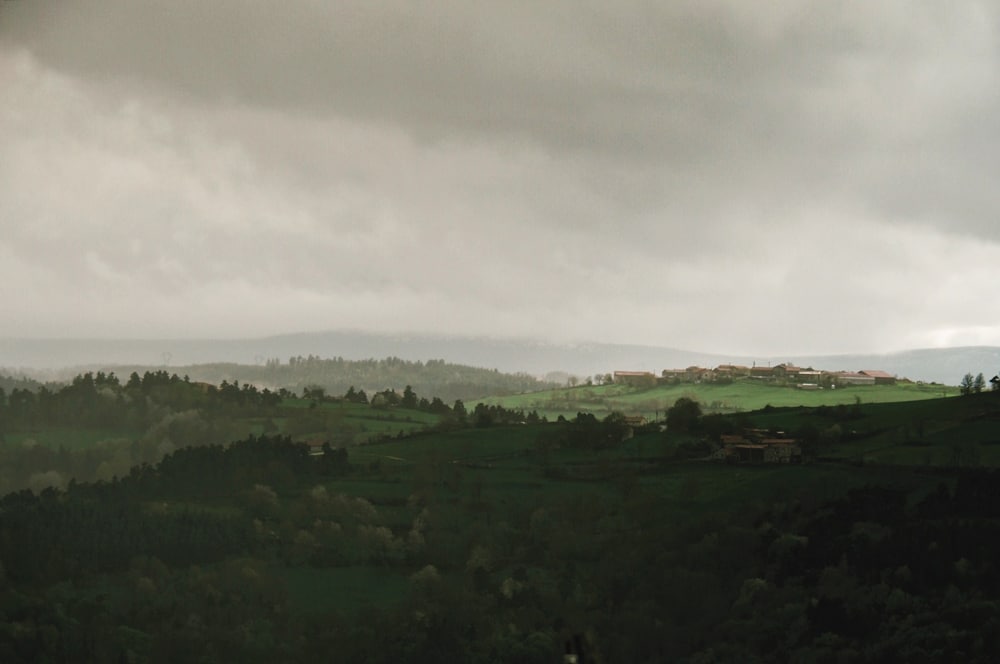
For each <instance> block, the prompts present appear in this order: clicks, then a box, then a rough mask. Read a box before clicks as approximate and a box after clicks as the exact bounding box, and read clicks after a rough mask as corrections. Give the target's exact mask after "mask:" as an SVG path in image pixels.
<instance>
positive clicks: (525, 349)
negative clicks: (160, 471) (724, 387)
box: [0, 331, 1000, 384]
mask: <svg viewBox="0 0 1000 664" xmlns="http://www.w3.org/2000/svg"><path fill="white" fill-rule="evenodd" d="M309 355H315V356H318V357H321V358H331V357H342V358H344V359H348V360H362V359H369V358H377V359H378V358H384V357H390V356H394V357H399V358H402V359H405V360H411V361H417V360H420V361H426V360H429V359H444V360H446V361H448V362H453V363H457V364H466V365H469V366H475V367H485V368H490V369H497V370H499V371H503V372H525V373H529V374H533V375H536V376H544V375H546V374H549V373H553V372H565V373H567V374H572V375H575V376H580V377H585V376H588V375H593V374H596V373H608V372H612V371H615V370H644V371H654V372H657V373H659V371H661V370H662V369H667V368H683V367H687V366H691V365H701V366H716V365H718V364H724V363H738V364H746V365H752V364H754V363H756V364H778V363H780V362H792V363H794V364H798V365H800V366H812V367H815V368H821V369H829V370H858V369H882V370H884V371H888V372H889V373H892V374H895V375H897V376H899V377H901V378H902V377H906V378H910V379H912V380H921V381H925V382H939V383H945V384H957V383H958V381H959V380H960V379H961V376H962V375H963V374H965V373H966V372H972V373H978V372H980V371H982V372H983V373H984V374H987V377H989V375H992V374H994V373H996V372H997V371H998V370H1000V348H998V347H994V346H973V347H962V348H936V349H920V350H908V351H901V352H896V353H888V354H857V355H825V356H823V355H815V356H787V357H746V356H743V357H741V356H730V355H721V354H713V353H703V352H693V351H685V350H678V349H674V348H664V347H655V346H638V345H621V344H603V343H579V344H556V343H547V342H544V341H538V340H530V339H493V338H482V337H478V338H477V337H445V336H431V335H407V334H400V335H382V334H373V333H365V332H354V331H338V332H318V333H303V334H288V335H278V336H270V337H262V338H257V339H202V340H197V339H170V340H165V339H159V340H158V339H120V340H115V339H4V340H2V341H0V367H2V368H4V369H5V370H6V371H8V372H15V371H16V372H23V373H25V374H27V375H32V376H37V377H42V378H66V377H69V376H71V375H72V374H73V373H74V372H75V371H76V370H79V369H84V368H88V369H90V368H95V369H96V368H102V369H113V368H114V367H115V366H125V365H129V366H148V367H167V368H169V367H183V366H189V365H195V364H206V363H215V362H232V363H239V364H263V363H264V362H266V361H267V360H268V359H274V358H276V359H279V360H281V361H282V362H287V361H288V359H289V358H290V357H296V356H303V357H305V356H309Z"/></svg>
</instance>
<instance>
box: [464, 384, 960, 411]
mask: <svg viewBox="0 0 1000 664" xmlns="http://www.w3.org/2000/svg"><path fill="white" fill-rule="evenodd" d="M957 394H958V389H957V388H954V387H947V386H942V385H918V384H915V383H902V384H897V385H877V386H874V385H871V386H865V385H858V386H851V387H845V388H840V389H835V390H815V391H811V390H799V389H796V388H793V387H785V386H780V385H771V384H767V383H762V382H759V381H752V380H737V381H735V382H733V383H731V384H729V385H710V384H707V383H701V384H695V383H682V384H679V385H658V386H656V387H653V388H649V389H641V388H633V387H628V386H626V385H601V386H580V387H574V388H561V389H557V390H550V391H546V392H532V393H528V394H518V395H513V396H508V397H491V398H489V399H484V400H483V403H487V404H496V405H501V406H503V407H505V408H520V409H523V410H525V411H526V412H528V411H532V410H537V411H538V413H539V415H545V416H546V417H548V418H549V419H555V418H557V417H558V416H559V415H563V416H564V417H567V418H569V417H573V416H575V415H576V413H577V412H579V411H583V412H590V413H594V414H595V415H597V416H599V417H602V416H604V415H607V414H609V413H611V412H612V411H620V412H623V413H626V414H637V415H644V416H646V417H648V418H651V419H652V418H653V417H655V416H656V414H657V412H659V414H660V415H662V413H663V411H664V410H665V409H667V408H669V407H670V406H672V405H673V404H674V402H675V401H677V399H679V398H681V397H688V398H692V399H696V400H697V401H698V402H699V403H701V405H702V408H703V410H704V411H705V412H739V411H752V410H758V409H761V408H764V407H765V406H768V405H770V406H775V407H783V406H806V407H816V406H821V405H827V406H835V405H838V404H853V403H855V401H856V400H858V399H860V400H861V401H862V402H863V403H892V402H901V401H921V400H925V399H938V398H941V397H948V396H955V395H957Z"/></svg>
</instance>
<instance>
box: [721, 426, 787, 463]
mask: <svg viewBox="0 0 1000 664" xmlns="http://www.w3.org/2000/svg"><path fill="white" fill-rule="evenodd" d="M720 442H721V443H722V447H720V448H719V449H718V450H717V451H716V452H715V453H714V454H712V458H713V459H715V460H717V461H725V462H727V463H802V447H801V446H800V445H799V441H798V440H796V439H795V438H791V437H789V436H786V435H785V433H784V432H783V431H778V432H774V433H772V432H770V431H768V430H766V429H746V430H745V431H744V432H743V434H742V435H739V434H737V435H723V436H722V437H721V440H720Z"/></svg>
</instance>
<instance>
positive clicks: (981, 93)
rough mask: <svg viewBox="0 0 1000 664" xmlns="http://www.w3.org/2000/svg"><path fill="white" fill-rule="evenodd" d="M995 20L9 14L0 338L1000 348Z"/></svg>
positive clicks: (444, 8) (424, 6) (134, 10)
mask: <svg viewBox="0 0 1000 664" xmlns="http://www.w3.org/2000/svg"><path fill="white" fill-rule="evenodd" d="M998 49H1000V11H998V9H997V8H996V7H995V6H994V4H993V3H987V2H982V3H976V2H959V3H954V2H951V3H945V2H927V3H921V4H920V5H918V6H915V5H913V3H910V2H903V1H902V0H899V1H896V2H892V1H889V2H880V3H870V4H865V5H858V4H849V3H829V2H781V3H769V5H768V6H767V7H766V8H765V7H761V6H759V5H756V4H755V3H746V2H743V1H742V0H715V1H694V0H692V1H690V2H671V3H653V2H642V1H639V0H636V1H635V2H628V3H612V4H608V3H580V2H569V1H568V0H566V1H565V2H562V1H550V2H544V3H528V2H509V3H500V4H499V5H498V6H492V5H485V4H482V3H469V2H436V3H425V2H412V1H408V2H405V1H399V2H393V1H390V0H386V1H382V2H371V1H367V2H338V3H318V2H309V1H306V0H297V1H295V2H286V3H281V4H276V3H273V2H264V1H252V0H240V1H239V2H236V1H227V0H222V1H219V2H213V3H208V4H206V3H197V2H193V1H186V0H184V1H177V2H173V3H154V2H142V1H137V0H102V2H100V3H96V2H85V1H83V0H80V1H64V2H35V1H32V0H17V1H14V2H6V3H2V4H0V83H2V85H3V90H4V92H3V97H2V100H3V104H2V107H0V149H2V152H3V159H2V160H0V225H2V234H0V280H2V282H0V298H2V301H3V302H4V304H5V308H6V309H7V312H8V315H7V316H5V317H4V318H3V322H2V324H0V336H30V335H36V334H37V335H47V336H52V335H56V336H66V335H73V334H82V335H98V336H192V335H196V336H218V335H247V334H269V333H276V332H284V331H296V330H315V329H326V328H338V327H350V328H366V327H367V328H372V329H378V330H399V329H403V330H413V331H434V332H454V333H474V334H500V335H532V336H546V337H550V338H559V339H574V338H575V339H595V340H604V341H616V342H636V343H653V344H662V345H670V346H678V347H687V348H692V349H697V350H704V351H715V352H732V353H737V352H739V353H783V352H787V353H821V352H839V351H859V352H860V351H879V350H889V349H895V348H903V347H911V346H926V345H951V344H967V343H1000V312H997V313H995V312H994V311H992V309H993V307H992V304H993V302H992V298H991V295H992V293H991V290H992V288H991V287H992V284H993V283H994V282H995V281H996V277H997V276H998V274H997V269H996V267H995V266H997V265H998V258H1000V224H997V223H995V220H996V219H1000V195H998V194H997V193H996V187H995V186H993V183H992V182H991V176H992V175H993V174H994V173H997V172H1000V150H998V149H997V148H998V147H1000V80H998V78H1000V51H998Z"/></svg>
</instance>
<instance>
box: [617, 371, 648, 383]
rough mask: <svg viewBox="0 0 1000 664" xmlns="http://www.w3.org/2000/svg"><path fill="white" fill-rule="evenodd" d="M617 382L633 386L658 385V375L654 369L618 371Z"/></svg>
mask: <svg viewBox="0 0 1000 664" xmlns="http://www.w3.org/2000/svg"><path fill="white" fill-rule="evenodd" d="M614 379H615V383H619V384H622V385H631V386H633V387H652V386H653V385H656V376H655V375H653V372H652V371H616V372H615V374H614Z"/></svg>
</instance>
